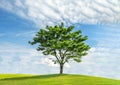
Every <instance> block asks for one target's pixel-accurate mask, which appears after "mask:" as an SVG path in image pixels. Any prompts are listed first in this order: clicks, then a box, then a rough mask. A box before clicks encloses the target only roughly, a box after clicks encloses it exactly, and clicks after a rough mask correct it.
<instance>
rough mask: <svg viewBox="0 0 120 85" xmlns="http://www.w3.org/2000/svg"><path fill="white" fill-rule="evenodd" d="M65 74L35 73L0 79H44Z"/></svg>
mask: <svg viewBox="0 0 120 85" xmlns="http://www.w3.org/2000/svg"><path fill="white" fill-rule="evenodd" d="M63 75H66V74H62V75H61V74H49V75H35V76H28V77H13V78H4V79H0V81H5V80H26V79H34V78H35V79H46V78H53V77H59V76H63Z"/></svg>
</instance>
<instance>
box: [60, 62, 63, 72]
mask: <svg viewBox="0 0 120 85" xmlns="http://www.w3.org/2000/svg"><path fill="white" fill-rule="evenodd" d="M60 74H63V64H60Z"/></svg>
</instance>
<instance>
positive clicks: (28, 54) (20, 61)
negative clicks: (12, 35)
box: [0, 43, 59, 73]
mask: <svg viewBox="0 0 120 85" xmlns="http://www.w3.org/2000/svg"><path fill="white" fill-rule="evenodd" d="M47 57H48V58H49V56H44V55H43V54H42V53H41V52H37V51H36V50H35V49H32V48H28V47H24V46H19V45H16V44H12V43H4V44H3V43H2V44H1V45H0V73H53V72H55V73H57V72H58V71H56V70H58V69H59V68H58V65H57V68H55V69H54V68H53V67H56V65H55V64H54V63H52V61H50V60H49V59H48V58H47ZM50 68H53V69H50ZM31 69H32V70H31ZM40 70H41V71H40ZM45 70H46V71H45Z"/></svg>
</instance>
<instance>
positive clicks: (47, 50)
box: [29, 23, 90, 68]
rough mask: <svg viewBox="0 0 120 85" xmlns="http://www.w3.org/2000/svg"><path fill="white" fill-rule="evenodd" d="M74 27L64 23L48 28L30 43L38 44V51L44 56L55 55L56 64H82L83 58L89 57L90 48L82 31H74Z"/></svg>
mask: <svg viewBox="0 0 120 85" xmlns="http://www.w3.org/2000/svg"><path fill="white" fill-rule="evenodd" d="M73 29H74V26H69V27H65V26H64V24H63V23H61V24H60V25H55V26H46V28H45V29H40V31H39V32H38V33H37V34H36V36H35V37H34V38H33V41H32V42H31V41H29V43H30V44H32V45H34V44H38V47H37V50H38V51H42V53H43V54H44V55H53V56H55V59H54V60H53V62H54V63H59V65H60V66H62V68H63V65H64V64H65V63H66V62H69V61H70V60H74V61H76V62H81V57H82V56H85V55H87V51H88V50H89V49H90V46H89V45H87V44H86V43H85V41H86V40H87V39H88V37H87V36H83V35H82V32H81V31H80V30H77V31H73Z"/></svg>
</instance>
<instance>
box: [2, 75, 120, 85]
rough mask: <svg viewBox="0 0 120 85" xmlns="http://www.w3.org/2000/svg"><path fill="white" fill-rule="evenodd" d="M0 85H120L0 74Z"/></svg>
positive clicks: (106, 81)
mask: <svg viewBox="0 0 120 85" xmlns="http://www.w3.org/2000/svg"><path fill="white" fill-rule="evenodd" d="M0 85H120V81H119V80H113V79H107V78H100V77H93V76H84V75H68V74H63V75H59V74H51V75H29V74H25V75H24V74H0Z"/></svg>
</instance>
